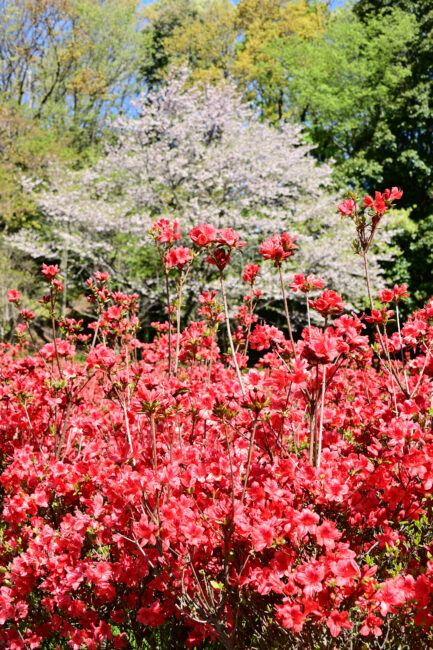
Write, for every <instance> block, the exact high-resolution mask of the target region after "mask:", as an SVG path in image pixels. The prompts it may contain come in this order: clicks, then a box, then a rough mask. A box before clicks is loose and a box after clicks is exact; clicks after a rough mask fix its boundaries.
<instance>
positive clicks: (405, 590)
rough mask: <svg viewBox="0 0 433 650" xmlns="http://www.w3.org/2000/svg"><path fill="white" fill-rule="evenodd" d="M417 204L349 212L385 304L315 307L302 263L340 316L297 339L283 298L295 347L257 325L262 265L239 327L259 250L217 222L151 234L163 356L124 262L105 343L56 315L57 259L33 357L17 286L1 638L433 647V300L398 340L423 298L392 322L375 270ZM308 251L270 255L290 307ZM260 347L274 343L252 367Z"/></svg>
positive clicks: (267, 248) (6, 360) (8, 355)
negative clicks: (188, 316) (387, 238)
mask: <svg viewBox="0 0 433 650" xmlns="http://www.w3.org/2000/svg"><path fill="white" fill-rule="evenodd" d="M400 196H401V193H400V192H399V191H397V189H396V188H393V189H392V190H391V191H388V190H386V191H385V192H384V193H383V194H380V193H377V194H376V196H375V199H374V200H373V199H371V198H370V197H366V198H365V199H364V202H363V205H362V206H359V205H358V203H357V201H356V197H351V198H349V199H347V200H346V201H345V202H344V203H343V204H341V205H340V206H339V211H340V212H341V213H342V214H343V215H346V216H347V217H349V218H351V219H352V220H353V222H354V226H355V228H356V232H357V252H358V253H359V254H360V255H361V258H362V259H363V261H364V265H365V270H366V277H367V283H368V294H369V297H370V303H371V304H370V307H371V310H370V313H369V315H367V316H364V315H362V316H360V315H356V314H354V313H352V314H347V313H344V304H343V302H342V299H341V297H340V296H339V295H338V294H336V293H335V292H334V291H333V290H331V289H325V290H324V291H323V292H322V293H320V295H317V293H316V295H315V298H312V297H310V298H309V295H310V292H311V291H316V292H317V291H319V290H321V289H323V286H322V281H321V279H320V278H317V277H314V276H311V275H310V276H307V277H305V276H303V275H301V274H298V275H296V276H295V278H293V280H292V282H291V283H290V286H291V288H292V290H293V291H301V292H304V293H305V295H306V297H307V306H308V314H309V313H310V310H314V312H315V313H316V314H319V315H320V316H321V317H322V318H323V321H322V326H321V327H315V326H310V327H307V328H305V329H304V331H303V332H302V336H301V337H300V339H299V340H297V341H295V340H294V338H293V336H292V333H291V327H290V315H289V311H288V309H287V307H286V309H285V311H286V317H287V329H288V334H287V336H286V334H285V333H284V332H282V331H280V330H277V329H276V328H275V327H271V326H269V325H267V324H266V323H261V322H260V323H259V322H257V319H256V318H255V316H254V308H255V305H256V304H257V301H258V300H259V299H260V289H258V288H256V286H259V284H260V281H259V278H260V271H259V268H258V266H255V265H248V266H247V267H246V268H245V270H244V274H243V279H244V281H245V282H246V284H247V286H248V287H249V291H248V296H247V297H246V298H245V300H244V302H243V304H242V305H241V306H240V307H239V309H238V313H237V314H236V316H235V319H236V323H237V325H236V327H235V328H233V333H232V332H231V329H230V325H229V320H228V305H227V300H226V291H225V283H224V272H225V267H226V265H227V264H228V263H229V261H230V258H231V255H232V254H234V253H236V249H240V248H242V245H243V242H242V241H240V239H239V236H238V235H237V233H236V232H234V231H233V230H231V229H219V230H217V229H216V228H215V227H213V226H212V225H209V224H201V225H199V226H197V227H195V228H193V230H192V231H191V232H190V238H191V240H192V242H193V246H191V248H187V247H186V246H179V238H180V230H179V226H178V224H177V223H175V222H174V223H173V222H170V221H168V220H164V219H161V220H159V221H157V222H155V224H154V226H153V227H152V235H153V237H154V240H155V243H156V246H157V251H158V252H159V255H160V257H161V260H162V262H163V265H164V268H165V270H166V277H167V280H168V286H169V287H170V286H171V284H173V283H174V282H175V283H176V287H177V299H176V301H175V302H174V303H172V302H170V294H172V293H173V292H172V290H170V291H169V292H168V304H167V314H169V320H168V321H167V320H166V321H165V322H160V323H156V324H155V326H156V329H157V336H156V338H155V340H154V341H153V343H150V344H143V343H141V342H139V341H138V340H137V338H136V333H137V328H138V324H139V323H138V319H137V317H136V311H137V297H136V296H134V295H132V296H128V295H125V294H123V293H119V292H112V291H111V290H110V288H109V278H108V274H106V273H98V274H95V277H94V278H93V279H90V280H89V281H88V289H89V293H90V295H89V300H90V302H91V303H93V304H94V305H95V308H96V313H97V318H96V320H95V321H94V322H93V323H91V324H90V333H88V334H86V333H83V331H82V323H80V322H76V321H74V320H72V319H63V320H62V319H60V320H59V319H58V317H57V315H56V303H57V299H58V297H59V295H60V294H61V292H62V290H63V285H62V282H61V279H60V275H59V269H58V268H57V267H56V266H46V265H44V266H43V269H42V273H43V275H44V278H45V280H46V282H47V284H48V287H49V291H48V293H47V295H46V296H45V297H44V298H43V299H42V303H43V304H44V305H45V306H46V309H47V314H48V317H49V320H50V321H51V322H52V328H53V340H52V342H50V343H48V344H45V345H43V346H42V347H41V348H40V349H39V350H38V351H35V352H34V353H33V354H29V346H31V345H32V339H31V337H32V324H31V322H32V319H33V314H32V313H31V312H29V311H28V310H26V309H23V308H22V306H21V305H20V294H19V292H17V291H11V292H9V295H8V297H9V300H10V301H11V302H12V303H16V304H17V305H18V306H19V309H20V313H21V319H22V322H21V324H20V325H19V326H18V328H17V335H18V338H19V341H18V344H17V345H15V346H14V347H11V346H9V345H3V346H2V349H1V365H0V373H1V384H0V391H1V392H0V400H1V401H0V412H1V420H0V435H1V438H0V440H1V462H2V465H3V467H2V474H1V486H2V508H3V510H2V524H1V546H0V553H1V572H2V574H1V575H2V577H1V587H0V623H1V625H2V629H1V631H0V644H1V645H2V647H7V648H12V649H18V648H38V647H44V648H55V647H58V648H62V647H65V648H66V647H72V648H75V649H79V648H99V647H105V648H107V647H115V648H120V647H148V646H146V643H145V642H146V640H147V641H149V642H150V644H151V647H157V646H158V647H165V648H168V647H170V648H175V647H179V648H183V647H198V646H201V645H202V644H206V643H211V644H213V645H214V647H220V646H222V647H225V648H278V647H281V648H325V647H326V648H337V647H338V648H362V647H369V648H382V647H389V648H397V647H398V648H414V647H427V644H428V643H430V642H432V640H433V633H432V631H431V626H432V622H433V617H432V614H431V610H432V593H433V562H432V555H431V553H432V552H433V531H432V525H431V515H432V496H431V490H432V486H433V435H432V413H433V410H432V385H431V378H432V375H433V360H432V355H431V349H432V341H433V301H431V302H430V303H429V304H428V305H427V306H426V307H425V308H424V309H422V310H420V311H418V312H417V313H415V314H414V315H413V316H411V317H410V318H409V320H408V321H407V322H406V323H405V324H403V326H402V327H400V322H399V311H398V307H399V302H400V301H401V300H404V298H405V297H406V296H407V291H406V287H405V286H402V287H398V286H397V285H396V286H395V287H394V288H393V289H389V290H385V291H382V292H381V293H380V296H379V297H380V301H381V307H380V308H378V309H377V308H375V305H374V303H373V298H372V289H371V286H370V282H369V273H368V251H369V248H370V245H371V242H372V240H373V237H374V234H375V231H376V228H377V226H378V224H379V222H380V219H381V217H382V215H383V213H384V212H385V211H386V210H387V209H388V208H389V206H390V205H391V203H392V201H393V200H394V199H398V198H399V197H400ZM296 249H297V245H296V240H295V238H294V237H290V236H289V235H288V234H287V233H283V234H282V235H279V234H276V235H274V236H273V237H272V238H271V239H270V240H267V241H265V242H263V243H262V245H261V247H260V249H259V252H260V253H261V255H262V256H263V258H264V259H265V260H269V261H270V262H272V263H273V265H274V266H275V268H276V273H277V277H278V276H279V280H280V282H281V286H282V289H283V296H284V304H285V306H286V305H287V301H286V295H285V284H284V282H285V278H284V272H283V271H284V263H285V260H286V259H287V258H289V257H290V256H291V255H293V254H294V253H295V254H296ZM202 251H204V252H205V253H206V258H207V261H208V262H209V263H211V264H213V265H214V266H215V267H216V269H217V271H218V273H219V276H220V282H221V295H222V304H220V303H219V302H218V300H217V296H216V294H215V292H208V291H203V293H201V295H199V296H197V298H198V302H199V305H200V307H199V320H197V321H195V322H190V323H188V324H187V325H185V326H184V328H183V329H182V328H181V323H180V320H181V301H182V290H183V286H184V284H185V282H188V274H189V272H190V269H191V268H192V267H191V263H192V260H193V259H194V257H195V256H197V255H199V254H200V253H201V252H202ZM265 263H266V264H268V263H269V262H265ZM391 307H392V309H393V310H394V311H395V313H396V317H397V324H398V327H397V330H396V331H395V332H394V333H393V334H391V333H389V321H390V320H391V319H392V318H393V315H394V314H393V312H392V311H391ZM224 322H225V324H226V329H227V334H228V341H229V346H228V349H227V350H225V351H224V350H223V349H222V346H223V343H222V337H221V332H220V331H219V327H220V325H221V323H224ZM365 322H367V323H368V325H366V324H365ZM367 327H372V328H375V336H374V337H373V338H374V339H375V340H374V342H373V343H372V344H371V343H370V342H369V338H368V336H367V335H366V331H367V330H366V328H367ZM59 332H60V334H59ZM372 334H374V332H372ZM29 337H30V340H28V338H29ZM84 348H86V353H85V356H84V357H80V356H79V355H78V354H77V350H82V349H84ZM250 348H252V349H254V350H256V351H257V352H256V353H261V354H262V356H261V358H260V360H259V362H258V363H257V364H256V365H255V366H254V367H248V352H249V349H250ZM79 359H81V360H79ZM154 628H157V629H158V630H159V632H158V631H155V629H154ZM158 634H159V636H157V635H158Z"/></svg>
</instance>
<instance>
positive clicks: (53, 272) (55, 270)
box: [42, 264, 60, 282]
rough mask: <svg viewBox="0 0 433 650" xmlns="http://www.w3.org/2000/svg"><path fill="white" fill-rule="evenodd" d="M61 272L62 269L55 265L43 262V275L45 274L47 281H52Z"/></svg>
mask: <svg viewBox="0 0 433 650" xmlns="http://www.w3.org/2000/svg"><path fill="white" fill-rule="evenodd" d="M59 273H60V269H59V267H58V266H57V264H55V265H50V266H47V265H46V264H42V275H43V276H44V278H45V280H46V281H47V282H51V280H54V278H55V277H56V276H57V275H58V274H59Z"/></svg>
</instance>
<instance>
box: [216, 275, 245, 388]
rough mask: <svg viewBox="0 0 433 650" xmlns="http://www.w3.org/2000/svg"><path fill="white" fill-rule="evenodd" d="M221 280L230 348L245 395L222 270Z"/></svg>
mask: <svg viewBox="0 0 433 650" xmlns="http://www.w3.org/2000/svg"><path fill="white" fill-rule="evenodd" d="M220 281H221V291H222V294H223V304H224V314H225V317H226V327H227V336H228V339H229V344H230V350H231V353H232V358H233V363H234V366H235V370H236V375H237V377H238V381H239V385H240V387H241V391H242V393H243V395H245V388H244V384H243V382H242V375H241V371H240V370H239V366H238V362H237V359H236V353H235V347H234V345H233V339H232V332H231V329H230V320H229V308H228V306H227V294H226V287H225V282H224V277H223V273H222V271H220Z"/></svg>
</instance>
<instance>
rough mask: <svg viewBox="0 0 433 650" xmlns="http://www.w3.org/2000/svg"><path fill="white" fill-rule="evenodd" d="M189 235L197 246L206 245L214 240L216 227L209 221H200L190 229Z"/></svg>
mask: <svg viewBox="0 0 433 650" xmlns="http://www.w3.org/2000/svg"><path fill="white" fill-rule="evenodd" d="M189 236H190V238H191V241H193V242H194V244H197V246H207V245H208V244H210V243H212V242H214V241H216V239H217V229H216V228H214V227H213V226H211V225H210V224H209V223H201V224H200V225H199V226H196V227H195V228H193V229H192V230H191V231H190V233H189Z"/></svg>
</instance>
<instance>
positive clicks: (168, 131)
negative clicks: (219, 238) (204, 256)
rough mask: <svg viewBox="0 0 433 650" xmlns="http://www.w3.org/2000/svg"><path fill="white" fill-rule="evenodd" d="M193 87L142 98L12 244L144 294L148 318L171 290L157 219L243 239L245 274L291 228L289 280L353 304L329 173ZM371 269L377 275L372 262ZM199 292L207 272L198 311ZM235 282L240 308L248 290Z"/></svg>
mask: <svg viewBox="0 0 433 650" xmlns="http://www.w3.org/2000/svg"><path fill="white" fill-rule="evenodd" d="M187 78H188V73H187V71H183V72H182V73H180V74H172V75H171V76H170V77H169V78H168V79H167V81H166V83H165V84H164V85H163V86H162V87H161V88H160V89H158V90H157V91H154V92H149V93H147V94H146V95H143V96H142V97H141V99H140V101H139V103H138V105H137V107H136V108H137V116H136V117H123V118H119V119H118V120H117V121H116V122H115V123H114V125H113V129H114V133H115V138H114V139H113V142H112V143H111V144H110V145H109V146H107V149H106V151H105V155H104V156H102V157H101V158H100V159H99V160H98V161H97V163H96V164H95V165H94V166H92V167H91V168H89V169H87V170H85V171H84V172H81V173H77V172H74V173H69V175H68V176H67V177H66V179H65V180H61V181H60V182H59V181H56V182H54V183H53V184H52V185H51V187H49V188H47V189H45V190H44V191H43V192H39V193H35V194H34V198H35V201H36V203H37V206H38V209H39V211H40V213H41V215H42V217H41V218H42V220H43V223H44V228H42V229H40V230H33V231H30V230H21V231H20V232H19V233H18V234H16V235H14V236H13V237H11V238H10V239H9V241H10V243H11V244H12V245H13V246H15V247H17V248H18V249H20V250H26V251H28V252H30V251H34V254H35V255H37V257H39V258H40V257H41V255H42V254H43V255H45V256H46V255H47V253H48V254H50V253H51V256H52V257H53V258H54V259H60V258H62V257H63V258H64V259H67V260H68V261H69V265H71V264H72V265H73V268H74V269H75V271H74V272H75V274H76V273H77V272H78V271H79V269H80V268H81V269H83V270H84V269H85V270H86V272H87V273H88V272H89V271H91V270H93V269H95V268H100V267H105V268H107V267H108V268H109V269H110V271H111V273H112V275H113V274H114V277H115V279H116V280H117V282H118V283H120V284H125V283H126V284H127V285H129V286H130V287H131V288H133V289H134V290H137V291H140V292H142V294H143V310H144V311H145V312H147V313H148V314H151V313H152V308H153V307H154V306H155V304H156V302H157V301H158V300H160V298H161V296H163V291H164V282H163V281H162V278H160V277H159V271H158V268H157V265H156V264H155V263H152V256H151V254H150V253H149V244H150V239H149V238H148V236H147V231H148V229H149V226H150V224H151V223H152V220H154V219H155V218H161V217H162V218H174V219H176V220H178V221H179V222H180V224H181V226H182V228H183V231H184V233H185V234H186V233H187V232H188V231H189V230H190V228H191V227H192V226H193V225H197V224H198V223H201V222H208V223H212V224H213V225H214V226H216V227H218V228H222V227H227V226H230V227H233V228H236V229H237V230H238V231H239V232H240V233H241V235H242V236H243V237H244V238H248V240H249V247H248V249H247V250H246V251H245V253H244V256H243V257H244V259H243V260H241V259H239V264H241V263H246V262H253V261H257V260H256V257H257V248H258V246H259V243H260V242H261V241H262V240H263V239H265V238H267V237H270V236H271V235H272V234H274V233H275V232H276V231H279V230H286V229H288V230H290V232H291V233H298V234H299V240H298V242H299V252H297V254H296V256H295V258H294V262H293V265H292V270H293V271H295V270H296V269H301V268H302V269H306V270H307V271H308V272H314V273H317V274H319V275H322V276H323V277H324V278H325V280H326V281H327V282H328V285H329V286H330V287H333V286H337V284H338V285H339V286H340V288H341V289H342V291H343V292H344V294H345V296H346V298H347V299H349V300H353V301H354V302H355V301H356V300H358V298H359V290H360V284H359V282H358V281H357V279H358V278H359V277H360V275H362V269H361V265H360V263H357V261H356V258H355V262H354V261H353V257H352V253H351V237H352V236H351V227H350V224H349V223H347V224H346V223H340V219H339V217H338V216H337V214H335V207H334V206H335V195H333V194H332V192H331V191H330V190H331V189H332V183H331V169H330V167H329V166H327V165H318V164H317V163H316V162H315V161H314V159H313V158H312V156H311V146H310V145H308V144H306V143H305V142H303V140H302V136H301V132H300V129H299V128H297V127H294V126H293V125H291V124H289V123H282V124H281V125H280V126H279V128H274V127H272V126H271V125H269V124H267V123H265V122H263V121H260V120H259V118H258V116H257V114H256V113H255V111H254V109H253V108H252V107H251V106H249V105H247V104H245V103H243V102H242V101H241V98H240V97H239V96H238V94H237V93H236V89H235V88H234V86H233V85H230V84H228V83H225V84H221V85H218V86H213V85H211V84H208V85H206V86H205V87H204V88H201V89H200V88H198V87H189V86H188V84H187V83H186V81H187ZM56 174H57V172H56ZM154 261H155V262H156V259H155V260H154ZM63 266H65V262H64V263H63ZM373 267H374V271H375V273H376V275H377V274H378V273H379V267H378V264H377V260H376V265H374V263H373ZM196 276H197V274H196ZM263 276H264V277H263V283H262V285H263V287H264V295H263V297H264V299H265V301H266V303H264V304H268V305H269V306H275V303H276V301H278V300H279V291H278V290H277V289H276V287H275V283H274V281H273V279H272V271H271V269H270V268H269V269H268V268H264V269H263ZM205 278H207V279H205ZM204 282H210V283H211V282H212V274H211V275H209V270H208V271H205V269H204V268H203V269H202V272H201V274H200V277H196V280H195V282H194V283H192V284H190V294H191V304H192V302H193V300H195V298H196V295H197V293H198V292H199V290H200V289H201V288H202V286H203V283H204ZM228 282H229V287H230V291H231V294H232V297H233V298H234V297H236V298H240V297H241V295H242V293H243V292H244V289H243V288H242V287H241V286H239V283H238V281H237V280H236V281H235V280H233V281H230V278H229V280H228ZM186 304H187V305H188V300H187V301H186ZM279 307H280V305H279V304H278V308H279Z"/></svg>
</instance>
